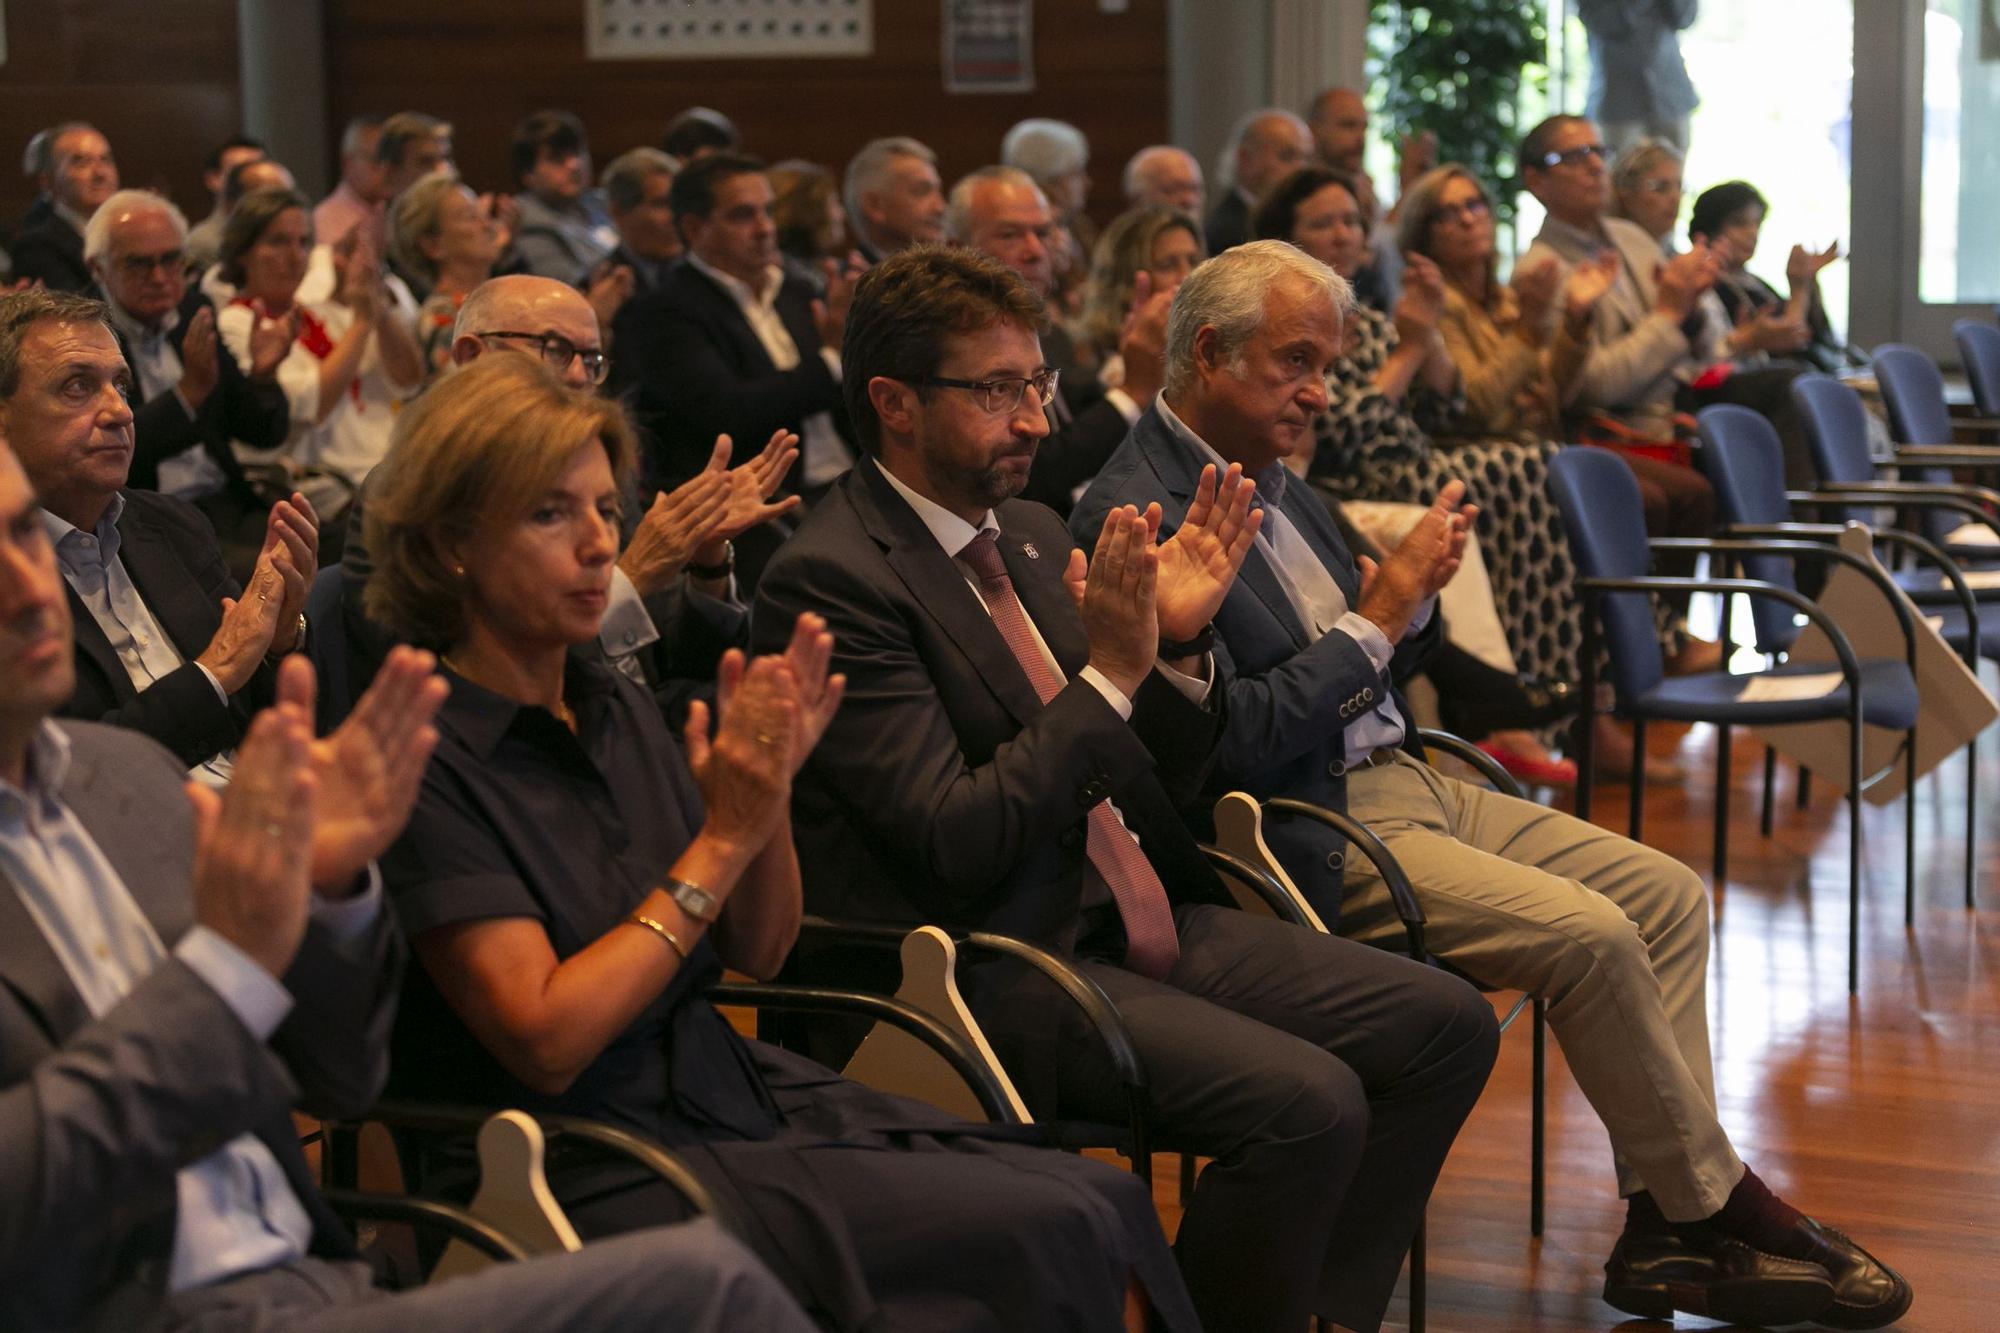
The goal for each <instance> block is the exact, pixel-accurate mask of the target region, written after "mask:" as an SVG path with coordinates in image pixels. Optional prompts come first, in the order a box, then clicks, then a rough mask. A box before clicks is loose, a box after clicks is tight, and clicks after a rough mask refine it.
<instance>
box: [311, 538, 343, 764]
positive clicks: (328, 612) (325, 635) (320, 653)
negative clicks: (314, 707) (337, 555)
mask: <svg viewBox="0 0 2000 1333" xmlns="http://www.w3.org/2000/svg"><path fill="white" fill-rule="evenodd" d="M346 595H347V577H346V575H345V574H343V573H342V572H341V568H340V565H339V563H338V562H336V563H334V564H331V565H327V566H325V567H323V568H322V569H321V570H320V571H319V573H318V574H316V575H314V576H313V585H312V590H311V591H309V592H308V593H306V623H307V625H308V626H309V632H308V636H307V642H306V655H307V656H308V657H310V658H311V659H312V664H313V674H314V675H315V676H317V677H318V678H319V717H318V719H317V721H318V723H319V729H320V731H321V732H327V731H331V730H333V728H335V727H337V726H339V725H340V724H341V723H342V722H343V721H345V720H346V719H347V715H348V713H349V712H351V711H353V708H354V686H353V682H352V681H351V680H349V678H348V677H349V672H348V669H347V611H346V607H345V605H344V602H345V600H346Z"/></svg>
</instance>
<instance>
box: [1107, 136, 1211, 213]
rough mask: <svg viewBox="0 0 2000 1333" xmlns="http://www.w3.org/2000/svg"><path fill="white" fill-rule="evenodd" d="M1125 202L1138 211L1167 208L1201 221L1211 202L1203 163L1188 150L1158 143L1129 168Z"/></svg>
mask: <svg viewBox="0 0 2000 1333" xmlns="http://www.w3.org/2000/svg"><path fill="white" fill-rule="evenodd" d="M1125 199H1126V201H1127V202H1128V203H1130V204H1131V205H1132V207H1134V208H1150V207H1153V206H1155V205H1162V204H1163V205H1165V206H1166V207H1168V208H1178V209H1179V210H1180V211H1181V212H1183V213H1185V214H1187V215H1188V216H1189V217H1191V218H1194V219H1196V220H1199V219H1200V218H1201V215H1202V209H1203V207H1204V206H1205V205H1206V204H1207V202H1208V189H1207V187H1206V186H1205V185H1204V184H1203V183H1202V177H1201V163H1199V162H1197V161H1195V160H1194V154H1193V153H1190V152H1189V151H1188V150H1187V149H1185V148H1176V147H1174V146H1173V145H1172V144H1168V143H1156V144H1154V145H1152V146H1151V147H1150V148H1141V149H1140V150H1139V151H1138V152H1136V153H1134V154H1132V158H1131V160H1130V161H1129V162H1127V163H1126V164H1125Z"/></svg>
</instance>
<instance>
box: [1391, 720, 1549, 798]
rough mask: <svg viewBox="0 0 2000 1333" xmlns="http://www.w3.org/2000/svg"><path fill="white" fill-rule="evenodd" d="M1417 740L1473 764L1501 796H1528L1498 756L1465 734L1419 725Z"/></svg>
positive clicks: (1430, 747)
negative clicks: (1491, 753)
mask: <svg viewBox="0 0 2000 1333" xmlns="http://www.w3.org/2000/svg"><path fill="white" fill-rule="evenodd" d="M1417 739H1418V740H1420V741H1422V742H1423V743H1424V746H1425V748H1426V749H1438V750H1442V751H1444V752H1445V753H1446V754H1448V755H1450V756H1451V757H1452V758H1454V759H1457V760H1459V761H1460V762H1462V763H1465V764H1468V765H1470V766H1471V767H1472V768H1473V769H1475V770H1476V771H1477V772H1478V774H1479V776H1480V777H1482V778H1485V779H1486V781H1487V782H1488V783H1489V784H1491V786H1492V787H1493V789H1494V790H1495V791H1497V792H1499V793H1500V794H1501V795H1502V796H1512V797H1515V798H1517V799H1520V800H1526V799H1527V797H1526V796H1525V795H1523V793H1522V791H1521V784H1520V783H1518V782H1516V781H1514V775H1513V774H1512V773H1509V772H1508V771H1507V770H1506V769H1504V768H1502V767H1501V766H1500V761H1499V760H1498V759H1495V758H1494V757H1493V756H1492V755H1490V754H1488V753H1486V751H1484V750H1482V749H1480V748H1479V747H1478V746H1477V745H1474V744H1473V743H1472V742H1471V741H1469V740H1467V739H1465V737H1463V736H1459V735H1455V734H1454V733H1452V732H1449V731H1442V730H1440V729H1438V728H1437V727H1419V728H1417Z"/></svg>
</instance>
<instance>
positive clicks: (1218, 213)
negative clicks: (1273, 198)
mask: <svg viewBox="0 0 2000 1333" xmlns="http://www.w3.org/2000/svg"><path fill="white" fill-rule="evenodd" d="M1312 152H1313V137H1312V131H1311V130H1309V129H1307V128H1306V123H1305V122H1304V121H1303V120H1300V119H1299V118H1298V117H1297V116H1295V115H1293V114H1292V113H1291V112H1289V111H1283V110H1280V109H1279V108H1277V107H1266V108H1264V109H1263V110H1262V111H1253V112H1251V113H1250V114H1249V115H1248V116H1245V117H1244V118H1243V119H1242V120H1241V121H1239V122H1237V126H1236V132H1235V134H1233V135H1231V136H1230V151H1229V154H1228V156H1229V162H1230V168H1231V170H1230V189H1229V192H1228V193H1227V194H1225V195H1223V196H1222V199H1221V201H1220V202H1219V203H1217V204H1216V206H1215V211H1214V212H1212V213H1210V214H1209V215H1208V225H1207V227H1206V229H1205V230H1206V231H1207V233H1208V252H1209V253H1210V254H1212V255H1219V254H1221V253H1222V252H1223V251H1224V250H1227V249H1229V248H1231V247H1232V246H1238V245H1241V244H1243V242H1245V241H1247V240H1249V239H1250V215H1251V213H1253V212H1255V211H1256V208H1257V205H1258V203H1259V202H1261V201H1262V200H1263V198H1264V196H1265V195H1266V194H1267V193H1269V192H1270V189H1271V187H1272V186H1274V185H1276V184H1277V183H1278V182H1279V181H1281V180H1283V179H1284V178H1285V177H1286V176H1289V175H1290V174H1291V173H1292V172H1294V171H1297V170H1298V169H1299V168H1300V167H1302V166H1304V165H1305V164H1306V163H1307V162H1308V161H1310V160H1311V159H1312Z"/></svg>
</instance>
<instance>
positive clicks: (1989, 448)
mask: <svg viewBox="0 0 2000 1333" xmlns="http://www.w3.org/2000/svg"><path fill="white" fill-rule="evenodd" d="M1891 458H1892V461H1890V462H1889V463H1886V464H1885V465H1884V466H1887V467H1994V466H2000V446H1996V445H1991V444H1899V445H1897V446H1896V449H1895V452H1894V454H1893V455H1892V456H1891Z"/></svg>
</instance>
